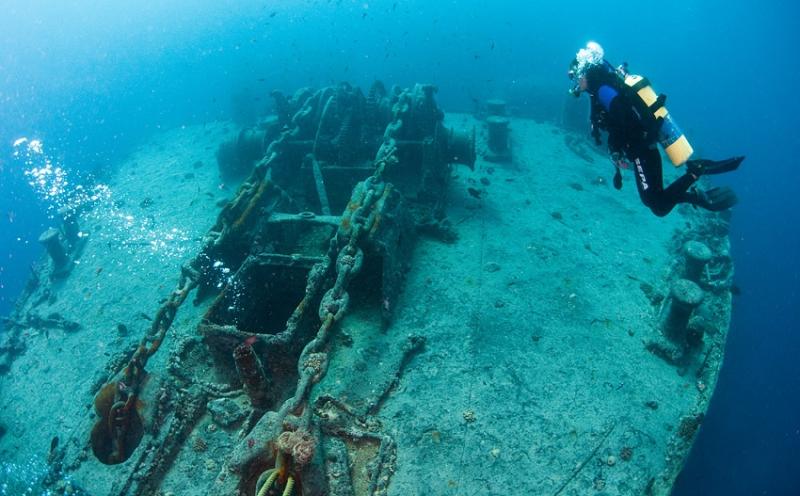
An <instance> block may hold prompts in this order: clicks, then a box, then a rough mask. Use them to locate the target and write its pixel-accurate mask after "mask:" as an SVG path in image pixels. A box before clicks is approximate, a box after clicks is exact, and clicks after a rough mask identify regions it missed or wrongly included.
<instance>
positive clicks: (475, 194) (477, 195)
mask: <svg viewBox="0 0 800 496" xmlns="http://www.w3.org/2000/svg"><path fill="white" fill-rule="evenodd" d="M467 193H469V194H470V196H472V197H473V198H477V199H480V198H481V192H480V191H478V190H477V189H475V188H467Z"/></svg>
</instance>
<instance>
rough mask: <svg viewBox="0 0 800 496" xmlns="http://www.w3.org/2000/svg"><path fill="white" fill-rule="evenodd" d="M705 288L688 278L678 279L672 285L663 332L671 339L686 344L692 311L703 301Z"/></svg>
mask: <svg viewBox="0 0 800 496" xmlns="http://www.w3.org/2000/svg"><path fill="white" fill-rule="evenodd" d="M703 297H704V294H703V290H702V289H700V286H698V285H697V284H695V283H694V282H692V281H690V280H688V279H678V280H677V281H675V284H673V285H672V290H671V291H670V302H669V309H668V312H667V316H666V318H665V319H664V325H663V332H664V335H665V336H666V337H667V338H669V339H670V340H672V341H674V342H677V343H681V344H684V343H685V342H686V327H687V326H688V324H689V317H691V316H692V311H694V309H695V308H697V306H698V305H700V303H702V301H703Z"/></svg>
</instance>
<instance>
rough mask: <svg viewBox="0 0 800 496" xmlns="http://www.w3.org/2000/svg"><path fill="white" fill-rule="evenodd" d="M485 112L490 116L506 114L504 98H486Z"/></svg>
mask: <svg viewBox="0 0 800 496" xmlns="http://www.w3.org/2000/svg"><path fill="white" fill-rule="evenodd" d="M486 112H487V113H488V114H489V115H490V116H492V115H494V116H498V117H502V116H504V115H506V102H505V100H497V99H494V100H487V101H486Z"/></svg>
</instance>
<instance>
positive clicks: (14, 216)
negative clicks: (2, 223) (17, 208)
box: [8, 210, 17, 224]
mask: <svg viewBox="0 0 800 496" xmlns="http://www.w3.org/2000/svg"><path fill="white" fill-rule="evenodd" d="M16 219H17V213H16V212H14V211H13V210H9V211H8V223H9V224H13V223H14V221H15V220H16Z"/></svg>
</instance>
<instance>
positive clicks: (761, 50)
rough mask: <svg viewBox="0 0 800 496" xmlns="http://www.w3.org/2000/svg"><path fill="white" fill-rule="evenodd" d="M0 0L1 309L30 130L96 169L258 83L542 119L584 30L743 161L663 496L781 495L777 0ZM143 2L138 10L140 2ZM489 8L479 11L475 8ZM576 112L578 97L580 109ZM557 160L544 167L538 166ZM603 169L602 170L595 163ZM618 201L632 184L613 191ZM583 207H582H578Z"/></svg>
mask: <svg viewBox="0 0 800 496" xmlns="http://www.w3.org/2000/svg"><path fill="white" fill-rule="evenodd" d="M136 3H137V2H121V1H113V2H110V1H97V2H90V1H69V2H67V1H65V2H55V1H41V0H39V1H27V2H22V1H19V2H8V1H4V2H0V214H1V216H0V314H7V313H8V312H9V311H10V308H11V305H12V303H13V300H14V298H15V297H16V295H17V294H19V291H20V290H21V288H22V287H23V285H24V283H25V280H26V278H27V274H28V271H29V266H30V264H31V263H32V262H33V261H34V260H35V259H36V258H37V257H38V256H39V253H40V248H39V247H38V246H37V243H36V238H37V236H38V234H39V233H40V232H42V230H43V229H44V228H45V227H46V226H47V225H49V224H50V223H51V221H50V220H49V219H48V218H47V216H46V213H45V212H46V208H45V207H46V205H44V204H43V202H41V201H39V200H37V198H36V196H35V195H34V194H33V192H32V190H31V188H30V187H29V186H28V185H27V184H26V179H25V178H24V177H23V175H22V171H21V170H20V164H19V163H18V162H16V161H14V160H13V158H12V157H11V143H12V142H13V141H14V140H15V139H16V138H18V137H21V136H28V137H35V138H40V139H42V140H43V142H44V144H45V147H46V150H47V152H48V154H49V155H50V156H52V157H54V159H55V160H56V161H58V163H60V164H61V165H63V166H64V167H66V168H67V169H68V170H70V171H73V172H74V173H75V174H78V173H80V174H81V177H82V178H83V179H81V180H83V181H86V182H87V183H88V182H91V181H92V179H91V178H90V176H94V177H97V178H99V179H96V180H101V179H102V177H103V176H104V174H107V173H108V171H109V168H110V167H112V166H113V164H114V163H115V161H116V160H118V159H119V158H120V157H124V156H125V154H126V153H127V152H129V151H130V150H132V149H133V147H135V146H136V145H137V144H139V143H141V142H144V141H145V140H146V139H147V137H148V136H150V135H151V134H152V133H154V132H157V131H158V130H159V129H168V128H173V127H175V126H180V125H190V124H197V123H202V122H206V121H211V120H217V119H223V118H230V117H232V116H234V117H236V118H237V119H239V120H247V119H248V118H252V115H251V114H252V111H253V110H260V111H262V110H264V109H266V108H268V106H269V97H268V91H269V90H271V89H274V88H278V89H282V90H285V91H293V90H294V89H296V88H297V87H300V86H317V87H318V86H321V85H328V84H334V83H337V82H340V81H345V80H346V81H349V82H351V83H353V84H357V85H361V86H362V87H367V86H368V85H369V83H370V82H371V81H372V80H373V79H376V78H377V79H381V80H383V81H385V82H387V83H389V84H399V85H401V86H407V85H410V84H413V83H414V82H433V83H435V84H437V85H438V86H439V88H440V90H441V91H440V94H439V95H438V100H439V102H440V104H441V105H442V106H443V108H444V109H445V110H446V111H471V110H472V109H473V106H474V101H475V100H482V99H486V98H489V97H495V96H499V97H505V98H507V99H508V100H509V102H510V104H511V105H512V107H513V108H514V109H515V110H516V111H517V112H520V113H525V114H527V115H530V116H532V117H536V118H540V119H549V120H553V121H557V120H558V119H559V112H560V109H561V108H562V105H563V100H562V98H563V96H562V95H563V91H564V90H565V89H566V85H567V81H566V78H565V75H564V74H565V70H566V66H567V64H568V63H569V61H570V60H571V58H572V57H573V55H574V53H575V51H576V50H577V49H578V48H579V47H580V46H581V45H583V44H584V43H585V42H586V41H588V40H589V39H594V40H596V41H598V42H600V43H601V44H602V45H603V46H604V47H605V49H606V54H607V57H608V58H609V59H610V60H611V61H612V62H615V63H618V62H622V61H627V62H629V63H630V64H631V68H632V69H633V70H634V71H636V72H640V73H643V74H646V75H647V76H648V77H649V78H650V79H651V81H653V83H654V85H655V87H656V89H657V90H658V91H660V92H664V93H666V94H667V95H668V96H669V99H668V106H669V108H670V111H671V112H672V114H673V115H674V116H675V117H676V119H677V120H678V122H679V123H680V124H681V125H682V127H683V128H684V131H686V133H687V135H688V136H689V137H690V139H691V141H692V143H693V144H695V146H696V148H697V149H698V151H699V152H700V154H702V155H703V156H706V157H709V158H722V157H726V156H730V155H736V154H746V155H747V157H748V158H747V160H746V162H745V163H744V165H743V167H742V169H741V170H740V171H739V172H737V173H735V174H731V175H729V176H727V177H716V178H714V181H715V182H716V183H717V184H728V185H731V186H732V187H734V188H735V189H736V191H737V192H738V194H739V196H740V200H741V204H740V206H738V207H737V208H736V211H735V215H734V218H733V227H732V233H731V241H732V248H733V254H734V257H735V260H736V271H737V273H736V283H737V285H738V286H739V287H740V288H741V295H740V296H738V297H736V299H735V307H734V315H733V318H734V320H733V324H732V330H731V333H730V337H729V342H728V349H727V352H726V362H725V365H724V367H723V371H722V375H721V380H720V383H719V385H718V388H717V390H716V392H715V396H714V399H713V401H712V404H711V409H710V412H709V415H708V417H707V420H706V423H705V424H704V426H703V428H702V430H701V432H700V437H699V441H698V443H697V444H696V446H695V449H694V450H693V453H692V456H691V458H690V461H689V464H688V466H687V467H686V469H685V470H684V472H683V474H682V475H681V477H680V479H679V483H678V487H677V490H676V493H675V494H677V495H695V494H706V495H759V494H770V495H792V494H800V476H798V475H797V474H799V473H800V457H798V456H797V453H800V372H799V371H798V370H799V368H798V366H797V362H798V358H797V357H798V355H800V336H798V330H799V329H798V328H800V326H799V325H798V323H800V310H798V294H797V292H798V289H797V288H798V286H800V284H798V278H799V276H798V274H800V262H798V253H800V228H798V225H799V224H800V214H798V212H800V195H798V193H797V188H798V186H799V185H800V181H799V180H798V179H799V178H800V170H798V168H797V164H796V160H797V159H796V158H795V155H796V154H797V145H798V139H797V137H796V129H797V120H798V117H797V116H798V115H800V108H799V107H800V105H799V104H798V102H797V97H796V91H797V88H798V87H800V77H799V76H800V74H798V73H799V72H800V69H799V67H800V63H798V56H797V51H798V49H800V35H798V23H797V19H800V12H798V10H800V8H798V7H797V6H794V5H792V4H790V3H786V2H776V1H768V2H745V1H725V2H723V1H718V0H715V1H705V2H694V1H689V0H681V1H673V2H613V3H612V2H607V3H606V4H603V3H600V2H586V1H573V2H569V3H564V2H546V3H545V2H528V1H524V2H523V1H513V2H512V1H505V2H502V1H501V2H496V3H492V4H489V3H488V2H479V1H476V0H470V1H457V2H450V1H447V2H438V1H437V2H431V1H418V0H414V1H397V2H394V1H379V2H365V1H361V2H353V1H346V0H342V1H338V2H337V1H317V2H311V1H285V0H284V1H280V2H277V1H275V2H263V1H261V2H256V1H205V2H198V1H189V0H181V1H171V2H166V5H163V6H156V5H145V6H138V5H136ZM145 3H147V4H151V3H152V4H154V3H156V2H145ZM489 5H492V6H489ZM585 103H586V104H587V105H588V102H585ZM550 166H552V167H560V166H561V165H560V164H550ZM598 167H599V169H598V172H599V173H603V174H609V175H610V172H611V171H610V166H608V167H605V166H604V165H602V164H601V165H599V166H598ZM621 194H631V192H630V191H628V192H625V191H623V193H621ZM585 208H592V206H591V205H586V206H585Z"/></svg>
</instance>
